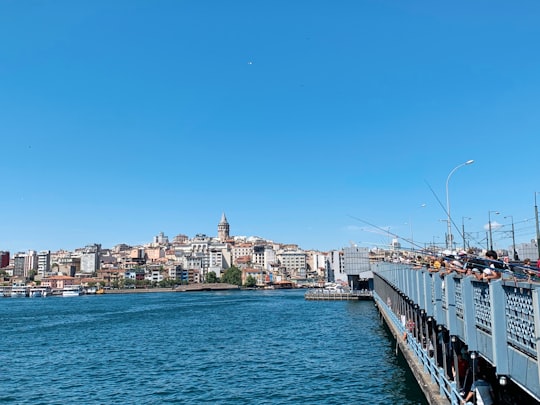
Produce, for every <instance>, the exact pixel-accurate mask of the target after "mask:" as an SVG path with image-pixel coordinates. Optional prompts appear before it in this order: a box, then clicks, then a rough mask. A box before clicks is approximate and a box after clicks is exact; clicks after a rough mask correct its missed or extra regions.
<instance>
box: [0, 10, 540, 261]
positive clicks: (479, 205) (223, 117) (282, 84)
mask: <svg viewBox="0 0 540 405" xmlns="http://www.w3.org/2000/svg"><path fill="white" fill-rule="evenodd" d="M539 21H540V2H538V1H537V0H531V1H527V0H523V1H519V2H508V1H494V0H489V1H453V2H440V1H414V0H410V1H409V0H408V1H403V0H394V1H391V0H362V1H358V0H343V1H333V0H332V1H330V0H299V1H294V0H273V1H258V0H245V1H234V0H233V1H221V0H215V1H209V0H207V1H205V0H184V1H181V0H173V1H168V0H158V1H150V0H147V1H136V0H125V1H122V0H115V1H109V0H105V1H100V0H91V1H84V0H79V1H71V0H67V1H62V0H55V1H30V0H26V1H25V0H23V1H20V0H11V1H10V0H2V1H0V38H1V39H0V179H1V182H0V187H1V188H0V190H1V199H0V250H9V251H12V252H17V251H26V250H28V249H34V250H43V249H50V250H57V249H60V248H63V249H74V248H77V247H82V246H85V245H87V244H91V243H101V244H102V245H103V246H104V247H112V246H114V245H115V244H118V243H128V244H139V243H147V242H150V241H151V240H152V237H153V236H155V235H157V234H158V233H159V232H160V231H163V232H164V233H165V234H166V235H168V236H169V237H170V238H172V237H174V236H175V235H177V234H180V233H182V234H186V235H188V236H190V237H193V236H194V235H195V234H197V233H205V234H207V235H212V236H214V235H216V234H217V224H218V222H219V220H220V218H221V214H222V212H225V214H226V215H227V218H228V220H229V223H230V228H231V234H232V235H245V236H252V235H256V236H260V237H264V238H267V239H271V240H274V241H276V242H284V243H297V244H299V245H300V246H301V247H302V248H304V249H319V250H322V251H326V250H330V249H339V248H342V247H344V246H348V245H349V243H351V242H353V243H356V244H358V245H360V246H372V245H374V244H375V245H378V246H382V245H384V244H386V243H388V239H389V238H388V235H386V234H385V233H384V232H382V231H381V229H383V230H384V229H389V230H390V232H391V233H394V234H396V235H399V236H401V237H403V238H405V239H411V238H412V239H414V241H415V242H416V243H419V244H421V245H423V244H425V243H431V242H432V241H435V242H436V243H440V244H442V243H444V235H445V232H446V222H445V219H446V211H445V208H444V207H445V206H446V181H447V178H448V176H449V174H450V172H451V171H452V170H453V169H454V168H455V167H457V166H458V165H460V164H462V163H464V162H465V161H467V160H469V159H474V161H475V162H474V163H473V164H472V165H467V166H464V167H461V168H459V169H458V170H456V171H455V172H454V173H453V175H452V176H451V177H450V181H449V193H448V196H449V200H450V208H451V209H450V212H451V215H452V218H453V220H454V221H455V223H456V225H457V226H458V227H459V228H461V224H462V222H464V224H465V228H466V231H467V232H471V233H472V234H473V235H472V236H473V237H474V239H475V241H473V242H472V244H476V245H480V246H485V238H486V230H485V225H486V224H487V222H488V216H489V215H488V213H489V211H498V212H500V214H496V213H495V212H492V213H491V215H490V216H491V219H492V221H493V229H494V242H495V246H496V247H503V248H506V247H508V246H509V245H510V244H511V237H510V233H509V232H505V231H510V223H511V218H510V217H509V216H512V217H513V220H514V222H515V231H516V232H515V236H516V242H525V241H530V240H531V239H533V238H535V224H534V200H535V192H536V191H540V184H539V181H538V172H539V169H538V168H539V162H538V157H537V155H538V153H539V147H540V140H539V139H540V138H539V134H540V113H539V112H540V96H539V95H540V52H539V49H538V44H539V40H540V23H539ZM432 190H433V191H432ZM538 199H539V202H540V194H539V195H538ZM438 200H439V201H440V203H439V202H438ZM424 204H425V206H423V205H424ZM505 216H506V217H507V218H504V217H505ZM464 218H465V219H464ZM467 218H471V219H467ZM363 221H366V222H368V223H370V224H373V225H375V227H372V226H368V225H367V224H366V223H365V222H363ZM498 224H500V227H499V225H498ZM453 233H454V235H455V237H456V240H457V241H458V242H461V237H460V236H458V235H459V234H458V233H457V230H455V229H453ZM403 244H404V245H407V243H406V242H403Z"/></svg>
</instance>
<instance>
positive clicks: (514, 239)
mask: <svg viewBox="0 0 540 405" xmlns="http://www.w3.org/2000/svg"><path fill="white" fill-rule="evenodd" d="M506 218H511V220H512V251H513V254H514V260H519V258H518V254H517V252H516V237H515V235H516V234H515V232H514V216H513V215H507V216H505V217H504V219H506Z"/></svg>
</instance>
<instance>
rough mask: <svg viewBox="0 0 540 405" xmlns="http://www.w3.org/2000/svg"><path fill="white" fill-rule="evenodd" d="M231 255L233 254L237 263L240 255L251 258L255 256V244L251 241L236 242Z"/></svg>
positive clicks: (234, 261)
mask: <svg viewBox="0 0 540 405" xmlns="http://www.w3.org/2000/svg"><path fill="white" fill-rule="evenodd" d="M231 255H232V261H233V263H236V262H237V261H238V259H239V258H240V257H246V256H248V257H249V258H250V260H251V258H252V256H253V244H251V243H239V244H235V245H234V246H233V247H232V248H231Z"/></svg>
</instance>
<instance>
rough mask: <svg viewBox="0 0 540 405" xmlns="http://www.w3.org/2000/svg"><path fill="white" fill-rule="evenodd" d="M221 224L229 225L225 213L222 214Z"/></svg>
mask: <svg viewBox="0 0 540 405" xmlns="http://www.w3.org/2000/svg"><path fill="white" fill-rule="evenodd" d="M219 223H220V224H228V222H227V217H226V216H225V213H223V214H221V221H219Z"/></svg>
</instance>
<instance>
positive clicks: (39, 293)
mask: <svg viewBox="0 0 540 405" xmlns="http://www.w3.org/2000/svg"><path fill="white" fill-rule="evenodd" d="M47 295H49V291H48V289H47V288H46V287H33V288H30V297H31V298H39V297H46V296H47Z"/></svg>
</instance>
